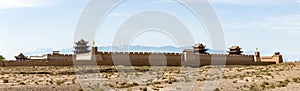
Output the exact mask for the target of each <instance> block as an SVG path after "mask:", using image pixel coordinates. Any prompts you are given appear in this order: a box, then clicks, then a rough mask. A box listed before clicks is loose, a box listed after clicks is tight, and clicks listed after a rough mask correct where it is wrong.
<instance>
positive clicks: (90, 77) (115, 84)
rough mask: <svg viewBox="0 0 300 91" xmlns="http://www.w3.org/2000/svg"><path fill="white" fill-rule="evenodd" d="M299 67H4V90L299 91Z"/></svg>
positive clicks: (0, 90) (0, 76) (0, 80)
mask: <svg viewBox="0 0 300 91" xmlns="http://www.w3.org/2000/svg"><path fill="white" fill-rule="evenodd" d="M298 89H300V63H283V64H276V65H268V66H204V67H200V68H190V67H124V66H117V67H76V69H74V67H2V68H0V91H82V90H87V91H103V90H119V91H137V90H140V91H169V90H176V91H180V90H181V91H188V90H192V91H202V90H213V91H241V90H242V91H261V90H266V91H297V90H298Z"/></svg>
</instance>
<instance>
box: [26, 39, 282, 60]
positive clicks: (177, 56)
mask: <svg viewBox="0 0 300 91" xmlns="http://www.w3.org/2000/svg"><path fill="white" fill-rule="evenodd" d="M81 41H82V40H81ZM193 47H194V49H193V50H188V49H186V50H184V51H183V52H181V53H178V52H173V53H172V52H124V51H121V52H120V51H119V52H118V51H111V52H107V51H99V52H98V51H90V52H89V53H87V56H88V54H92V53H95V56H96V60H97V61H101V62H102V61H103V62H107V63H113V62H111V61H112V60H113V56H118V55H114V54H119V55H125V56H126V55H128V57H129V60H130V62H131V63H132V64H133V65H137V64H138V65H150V64H149V62H148V60H149V57H150V56H151V55H153V56H157V55H160V54H163V55H164V57H165V58H166V61H167V63H168V64H169V65H172V66H176V65H179V66H180V65H181V64H182V63H181V62H190V61H192V62H197V61H199V62H200V63H201V62H208V63H209V62H211V61H212V60H214V61H223V59H220V58H222V57H225V59H224V60H226V64H227V65H234V64H236V63H241V64H242V63H245V64H259V63H262V64H265V63H270V64H271V63H282V62H283V61H282V55H280V53H278V52H276V53H275V54H274V55H273V56H264V57H260V56H255V55H249V54H242V52H243V51H241V50H240V49H241V48H240V47H238V46H233V47H231V48H230V51H229V54H209V53H207V52H206V49H205V46H204V45H203V44H197V45H195V46H193ZM93 50H98V49H97V47H93ZM86 51H87V50H81V49H80V50H79V49H78V50H77V52H86ZM256 54H258V53H257V52H256ZM73 56H74V57H76V55H73V54H60V53H59V51H53V53H52V54H44V55H42V56H32V57H29V58H34V59H29V60H31V61H41V60H42V61H58V60H61V62H64V61H72V60H73ZM257 59H260V60H261V61H260V62H256V61H255V60H257ZM158 60H159V59H158ZM101 62H99V63H101ZM135 62H139V63H135ZM107 63H106V64H107ZM183 64H184V63H183ZM110 65H113V64H110Z"/></svg>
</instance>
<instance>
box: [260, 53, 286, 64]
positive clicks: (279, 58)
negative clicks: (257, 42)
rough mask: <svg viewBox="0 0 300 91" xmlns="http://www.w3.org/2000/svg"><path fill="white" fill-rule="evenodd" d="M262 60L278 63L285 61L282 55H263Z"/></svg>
mask: <svg viewBox="0 0 300 91" xmlns="http://www.w3.org/2000/svg"><path fill="white" fill-rule="evenodd" d="M260 60H261V62H276V64H279V63H282V62H283V59H282V55H273V56H262V57H260Z"/></svg>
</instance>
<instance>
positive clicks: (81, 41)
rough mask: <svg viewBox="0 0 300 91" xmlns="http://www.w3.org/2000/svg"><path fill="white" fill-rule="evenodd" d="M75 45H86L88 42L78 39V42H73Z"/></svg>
mask: <svg viewBox="0 0 300 91" xmlns="http://www.w3.org/2000/svg"><path fill="white" fill-rule="evenodd" d="M75 43H76V44H87V43H89V42H88V41H85V40H84V39H80V40H79V41H78V42H75Z"/></svg>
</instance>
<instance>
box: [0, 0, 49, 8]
mask: <svg viewBox="0 0 300 91" xmlns="http://www.w3.org/2000/svg"><path fill="white" fill-rule="evenodd" d="M49 4H51V3H50V0H0V10H1V9H13V8H30V7H41V6H45V5H49Z"/></svg>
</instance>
